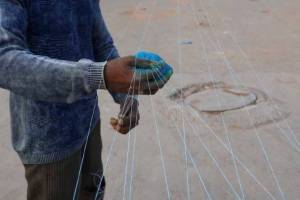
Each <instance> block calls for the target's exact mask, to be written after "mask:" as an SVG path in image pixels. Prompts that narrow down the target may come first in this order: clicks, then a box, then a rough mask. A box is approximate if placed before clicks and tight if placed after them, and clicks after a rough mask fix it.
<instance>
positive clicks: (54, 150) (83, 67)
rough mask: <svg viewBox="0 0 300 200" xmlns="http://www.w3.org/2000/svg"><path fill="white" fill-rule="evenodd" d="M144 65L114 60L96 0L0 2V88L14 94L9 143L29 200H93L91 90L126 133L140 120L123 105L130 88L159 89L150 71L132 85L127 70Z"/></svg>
mask: <svg viewBox="0 0 300 200" xmlns="http://www.w3.org/2000/svg"><path fill="white" fill-rule="evenodd" d="M106 61H107V62H106ZM149 64H151V63H149V62H147V61H145V60H136V59H135V58H134V57H132V56H129V57H123V58H120V57H119V55H118V52H117V50H116V48H115V47H114V45H113V41H112V38H111V36H110V34H109V32H108V30H107V28H106V26H105V23H104V21H103V18H102V14H101V10H100V8H99V1H98V0H0V87H2V88H4V89H8V90H10V92H11V96H10V111H11V123H12V143H13V147H14V149H15V150H16V152H17V153H18V155H19V157H20V159H21V161H22V163H23V164H24V167H25V176H26V180H27V182H28V189H27V199H29V200H68V199H73V194H74V193H75V199H80V200H85V199H94V198H95V195H96V194H95V192H96V190H97V186H98V184H99V183H100V181H99V177H101V176H102V170H103V169H102V162H101V145H102V144H101V138H100V114H99V113H100V112H99V108H98V104H97V92H96V90H98V89H107V90H108V91H109V92H110V93H111V94H112V96H113V98H114V100H115V102H116V103H119V104H120V108H121V111H120V115H119V119H117V120H113V121H112V125H113V127H114V128H115V129H116V130H117V131H119V132H121V133H123V134H126V133H127V132H128V131H130V129H132V128H133V127H134V126H136V125H137V124H138V120H139V113H138V102H137V100H136V99H135V98H132V97H129V98H128V99H129V100H130V101H126V93H127V92H128V91H129V88H130V92H131V93H134V94H154V93H155V92H157V90H158V89H159V88H161V87H162V86H163V83H161V84H160V85H157V84H154V81H155V80H154V79H155V75H154V73H153V72H151V70H148V71H147V72H146V73H144V74H143V75H137V76H136V77H135V78H134V79H133V77H134V70H133V68H132V67H134V66H141V67H147V66H149ZM132 80H133V81H132ZM148 80H150V82H151V81H152V83H151V84H149V83H148ZM148 84H149V85H148ZM148 86H149V87H150V88H148ZM95 105H96V107H94V106H95ZM123 111H124V112H123ZM91 117H92V118H91ZM90 122H91V123H90ZM90 127H91V128H92V130H91V133H90V136H89V138H87V136H88V135H89V134H88V133H89V128H90ZM86 141H88V143H87V148H86V152H85V159H84V163H83V167H82V173H81V177H80V179H79V180H80V181H79V187H78V190H77V191H75V186H76V181H77V176H78V172H79V167H80V163H81V159H82V157H83V147H84V143H85V142H86ZM104 183H105V182H104V181H102V182H101V187H100V192H99V194H98V195H97V197H98V199H102V198H103V194H104V186H105V184H104Z"/></svg>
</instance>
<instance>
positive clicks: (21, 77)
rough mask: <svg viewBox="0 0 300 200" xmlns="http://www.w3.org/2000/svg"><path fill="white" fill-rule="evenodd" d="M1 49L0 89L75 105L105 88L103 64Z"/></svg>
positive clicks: (43, 99)
mask: <svg viewBox="0 0 300 200" xmlns="http://www.w3.org/2000/svg"><path fill="white" fill-rule="evenodd" d="M1 50H2V51H1ZM1 50H0V77H1V79H0V87H2V88H4V89H8V90H10V91H12V92H14V93H16V94H19V95H22V96H26V97H28V98H31V99H36V100H42V101H51V102H64V103H72V102H74V101H76V100H78V99H80V98H81V97H82V96H84V95H88V94H89V93H91V92H92V91H94V90H95V89H98V88H99V87H98V86H101V87H102V88H103V87H104V86H103V83H102V81H103V80H104V79H103V76H102V73H101V70H102V66H101V64H99V66H97V65H92V64H91V62H86V61H85V62H70V61H62V60H55V59H50V58H48V57H43V56H38V55H33V54H31V53H29V52H27V51H24V50H8V51H6V52H4V50H3V48H2V49H1ZM95 74H97V75H98V76H99V77H96V76H95Z"/></svg>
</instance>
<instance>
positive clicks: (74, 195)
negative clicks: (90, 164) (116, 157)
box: [72, 5, 137, 200]
mask: <svg viewBox="0 0 300 200" xmlns="http://www.w3.org/2000/svg"><path fill="white" fill-rule="evenodd" d="M99 6H100V5H99ZM136 9H137V6H136V8H135V11H136ZM129 24H130V21H128V22H127V23H126V26H125V29H124V32H123V34H122V35H121V37H120V39H122V38H123V37H125V35H126V33H127V31H128V27H129ZM113 51H114V49H112V50H111V51H110V53H109V55H108V56H107V59H106V60H108V59H109V58H110V56H111V54H112V53H113ZM127 96H128V94H127ZM126 100H127V97H126ZM126 100H125V101H126ZM97 104H98V96H96V98H95V104H94V107H93V112H92V116H91V120H90V125H89V128H88V134H87V137H86V141H85V144H84V151H83V154H82V158H81V162H80V167H79V171H78V175H77V180H76V185H75V189H74V193H73V198H72V199H73V200H75V198H76V195H77V190H78V186H79V180H80V176H81V172H82V166H83V162H84V159H85V154H86V148H87V144H88V140H89V136H90V132H91V126H92V121H93V119H94V113H95V110H96V107H97ZM113 141H114V139H113ZM111 146H113V145H111ZM108 160H109V159H108ZM102 179H103V175H102V178H101V182H100V183H99V187H98V189H97V191H99V188H100V185H101V183H102ZM97 195H98V192H97V193H96V196H95V198H97Z"/></svg>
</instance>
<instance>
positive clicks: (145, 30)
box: [123, 0, 157, 200]
mask: <svg viewBox="0 0 300 200" xmlns="http://www.w3.org/2000/svg"><path fill="white" fill-rule="evenodd" d="M156 4H157V0H155V1H153V10H154V8H155V7H156ZM153 13H154V11H152V12H151V15H149V16H148V19H147V22H146V25H145V27H144V31H143V33H142V37H141V40H140V42H139V45H138V49H139V48H141V47H142V45H143V42H144V40H145V37H146V34H147V32H148V29H149V26H150V24H151V19H152V17H153ZM139 84H140V83H139ZM149 89H150V88H149ZM130 120H131V119H130ZM130 141H131V131H130V132H129V136H128V145H127V156H126V165H125V173H124V174H125V175H124V184H123V200H125V199H126V195H125V194H126V186H127V170H128V159H129V150H130ZM131 186H132V184H131V183H130V188H131ZM130 190H131V189H130ZM130 192H131V191H130ZM129 194H130V195H131V193H129Z"/></svg>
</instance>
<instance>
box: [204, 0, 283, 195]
mask: <svg viewBox="0 0 300 200" xmlns="http://www.w3.org/2000/svg"><path fill="white" fill-rule="evenodd" d="M200 1H201V4H203V1H202V0H200ZM205 13H206V16H207V20H208V22H209V24H211V25H213V23H212V22H211V20H210V16H209V15H208V13H207V12H205ZM211 42H212V41H211ZM216 43H217V44H218V45H219V48H218V46H217V45H216V44H215V43H213V42H212V44H213V45H214V46H215V48H216V50H219V51H221V52H223V54H222V57H223V60H224V63H225V65H226V67H227V69H228V71H229V72H230V76H231V79H232V80H233V81H234V83H235V85H236V86H238V85H239V84H238V82H237V80H238V79H237V78H236V77H235V76H234V74H233V68H232V67H231V64H230V62H229V60H228V59H227V57H226V56H225V53H224V49H223V47H222V46H221V44H220V42H219V40H218V38H217V37H216ZM240 98H241V99H242V100H243V102H246V101H245V98H244V97H243V96H240ZM244 110H245V111H246V114H247V115H248V118H249V121H250V123H251V124H252V126H253V127H254V131H255V136H256V138H257V140H258V143H259V145H260V147H261V149H262V152H263V154H264V157H265V159H266V162H267V165H268V167H269V168H270V170H271V173H272V176H273V179H274V181H275V183H276V185H277V188H278V190H279V192H280V195H281V198H282V199H285V195H284V192H283V191H282V188H281V186H280V183H279V180H278V177H277V175H276V173H275V171H274V169H273V166H272V163H271V161H270V158H269V156H268V153H267V151H266V149H265V146H264V144H263V142H262V139H261V137H260V134H259V132H258V129H257V128H256V126H255V123H254V121H253V118H252V117H251V115H250V112H249V110H248V109H244Z"/></svg>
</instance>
